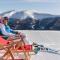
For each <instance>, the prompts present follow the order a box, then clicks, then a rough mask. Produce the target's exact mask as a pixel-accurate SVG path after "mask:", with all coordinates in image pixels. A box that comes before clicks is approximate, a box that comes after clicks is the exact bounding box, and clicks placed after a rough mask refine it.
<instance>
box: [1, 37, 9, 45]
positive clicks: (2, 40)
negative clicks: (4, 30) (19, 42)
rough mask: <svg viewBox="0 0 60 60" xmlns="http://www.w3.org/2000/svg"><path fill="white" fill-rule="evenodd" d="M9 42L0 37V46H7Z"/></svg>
mask: <svg viewBox="0 0 60 60" xmlns="http://www.w3.org/2000/svg"><path fill="white" fill-rule="evenodd" d="M8 42H9V41H7V40H5V39H3V38H2V36H0V44H1V45H7V44H8Z"/></svg>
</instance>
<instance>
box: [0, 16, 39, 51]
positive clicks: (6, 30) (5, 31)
mask: <svg viewBox="0 0 60 60" xmlns="http://www.w3.org/2000/svg"><path fill="white" fill-rule="evenodd" d="M8 21H9V18H8V17H4V18H3V20H2V23H1V24H0V31H1V32H2V35H4V36H8V37H10V36H13V37H16V36H20V37H22V38H23V40H24V42H25V44H27V45H29V41H28V40H27V39H26V36H25V35H24V34H23V33H21V32H17V31H14V30H13V29H11V28H10V26H9V25H8ZM32 45H33V46H34V43H33V44H32ZM35 45H37V44H35ZM34 51H35V52H36V51H37V52H38V51H39V47H38V46H37V47H36V48H35V46H34Z"/></svg>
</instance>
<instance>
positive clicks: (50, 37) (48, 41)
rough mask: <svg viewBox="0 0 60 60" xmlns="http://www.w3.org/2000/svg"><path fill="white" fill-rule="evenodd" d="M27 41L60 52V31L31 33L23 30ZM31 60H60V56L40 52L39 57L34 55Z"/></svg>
mask: <svg viewBox="0 0 60 60" xmlns="http://www.w3.org/2000/svg"><path fill="white" fill-rule="evenodd" d="M22 32H23V33H24V34H26V36H27V39H28V40H29V41H32V42H36V43H38V44H43V45H44V46H45V47H48V48H52V49H56V50H60V31H32V30H31V31H30V30H25V31H24V30H23V31H22ZM31 60H60V55H57V54H52V53H46V52H39V53H38V54H37V55H33V56H32V57H31Z"/></svg>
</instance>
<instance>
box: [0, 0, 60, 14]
mask: <svg viewBox="0 0 60 60" xmlns="http://www.w3.org/2000/svg"><path fill="white" fill-rule="evenodd" d="M9 10H37V11H38V12H41V13H50V14H54V15H60V0H0V12H5V11H9Z"/></svg>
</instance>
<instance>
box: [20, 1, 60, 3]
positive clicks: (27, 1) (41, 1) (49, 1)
mask: <svg viewBox="0 0 60 60" xmlns="http://www.w3.org/2000/svg"><path fill="white" fill-rule="evenodd" d="M20 1H21V2H55V3H56V2H60V0H20Z"/></svg>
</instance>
